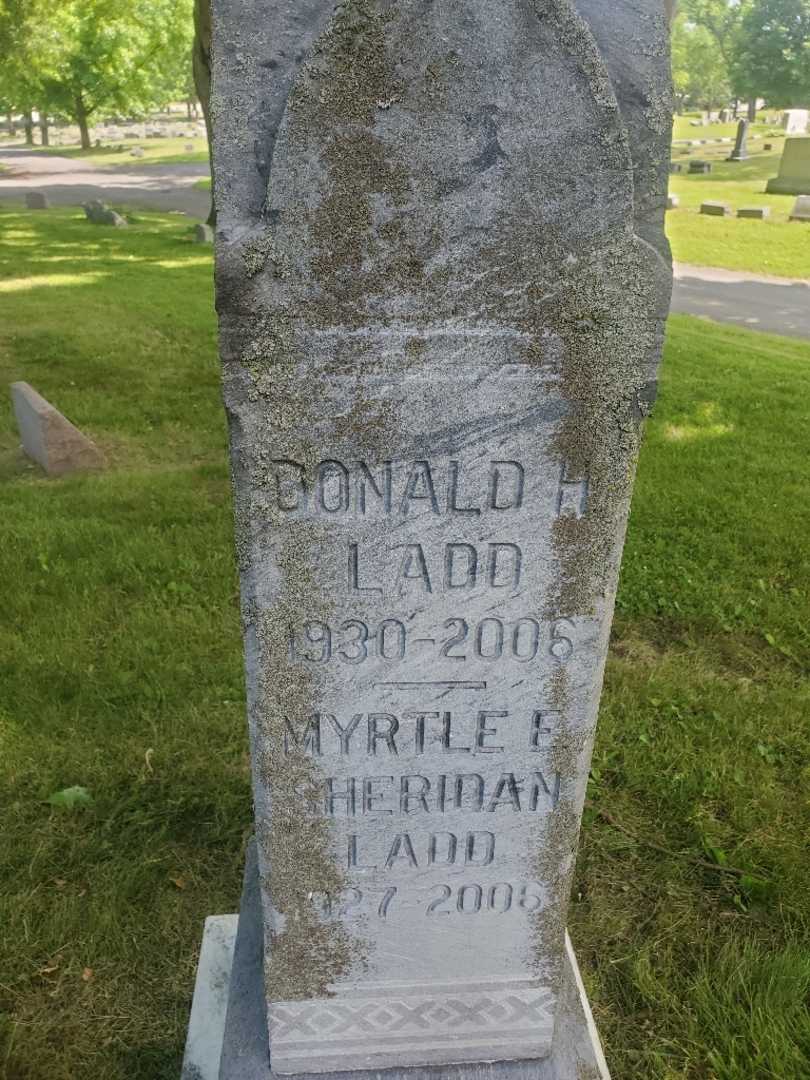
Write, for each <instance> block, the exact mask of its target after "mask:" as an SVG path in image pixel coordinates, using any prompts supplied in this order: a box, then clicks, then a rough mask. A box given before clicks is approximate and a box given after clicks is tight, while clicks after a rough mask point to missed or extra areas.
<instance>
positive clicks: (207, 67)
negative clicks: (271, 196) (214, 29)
mask: <svg viewBox="0 0 810 1080" xmlns="http://www.w3.org/2000/svg"><path fill="white" fill-rule="evenodd" d="M192 63H193V66H194V85H195V86H196V87H197V97H198V98H199V99H200V104H201V105H202V111H203V116H204V117H205V130H206V131H207V132H208V159H209V162H210V165H211V209H210V211H209V214H208V224H209V225H211V226H212V227H213V226H214V225H216V222H217V210H216V206H215V205H214V140H213V133H212V130H211V0H194V49H193V52H192Z"/></svg>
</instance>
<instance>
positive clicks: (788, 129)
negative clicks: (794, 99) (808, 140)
mask: <svg viewBox="0 0 810 1080" xmlns="http://www.w3.org/2000/svg"><path fill="white" fill-rule="evenodd" d="M808 119H810V111H808V110H807V109H785V112H784V113H783V115H782V127H783V128H784V131H785V134H786V135H804V134H805V132H806V131H807V122H808Z"/></svg>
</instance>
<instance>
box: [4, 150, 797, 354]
mask: <svg viewBox="0 0 810 1080" xmlns="http://www.w3.org/2000/svg"><path fill="white" fill-rule="evenodd" d="M132 160H134V159H132ZM0 165H4V166H5V167H6V169H7V170H8V172H3V173H0V200H9V201H13V202H23V201H24V199H25V193H26V192H27V191H30V190H32V189H36V190H39V191H45V192H47V194H48V198H49V199H50V200H51V202H52V203H54V204H55V205H60V206H78V205H79V204H80V203H83V202H86V201H87V200H88V199H102V200H106V201H107V202H109V203H113V204H115V203H123V204H125V205H127V206H132V207H133V208H138V209H144V210H162V211H169V210H174V211H178V212H181V213H185V214H188V215H189V216H190V217H193V218H197V219H204V218H206V217H207V216H208V208H209V193H208V192H207V191H200V190H198V189H196V188H195V187H194V184H195V183H196V181H197V180H199V179H200V178H201V177H205V176H207V175H208V167H207V165H205V164H200V165H135V164H129V163H127V165H126V167H125V168H124V167H118V168H116V167H112V168H111V167H108V166H104V167H102V166H98V165H90V164H89V163H88V162H86V161H85V162H83V161H81V160H75V159H73V158H65V157H57V156H51V155H49V154H42V153H38V152H36V151H35V152H33V153H32V152H31V151H30V150H27V149H26V148H25V147H24V146H8V145H7V146H5V147H0ZM801 227H802V226H797V228H801ZM672 310H673V311H677V312H682V313H684V314H687V315H702V316H704V317H706V318H709V319H714V320H716V321H717V322H726V323H733V324H734V325H736V326H743V327H747V328H748V329H750V330H766V331H769V332H770V333H774V334H788V335H791V336H794V337H802V338H810V281H795V280H792V279H790V278H775V277H763V276H761V275H758V274H747V273H740V272H738V271H733V270H716V269H713V268H711V267H704V266H685V265H676V267H675V293H674V296H673V299H672Z"/></svg>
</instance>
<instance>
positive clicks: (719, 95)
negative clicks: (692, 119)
mask: <svg viewBox="0 0 810 1080" xmlns="http://www.w3.org/2000/svg"><path fill="white" fill-rule="evenodd" d="M672 80H673V83H674V86H675V93H676V95H677V98H678V101H679V103H680V105H681V107H683V106H684V105H685V104H686V103H688V104H689V105H691V106H695V107H697V108H699V109H713V108H715V107H716V106H718V105H723V104H725V103H726V102H727V101H728V99H729V97H730V95H731V84H730V80H729V70H728V64H727V63H726V61H725V59H724V58H723V55H722V53H721V52H720V50H719V49H718V48H717V42H716V40H715V38H714V36H713V35H712V33H711V32H710V31H709V30H708V28H707V27H706V26H703V25H702V24H700V23H695V22H692V21H691V20H690V18H689V16H688V15H686V14H685V13H682V14H680V15H678V16H677V17H676V19H675V22H674V23H673V27H672Z"/></svg>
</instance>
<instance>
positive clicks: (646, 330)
mask: <svg viewBox="0 0 810 1080" xmlns="http://www.w3.org/2000/svg"><path fill="white" fill-rule="evenodd" d="M273 8H274V10H273V15H274V17H273V19H272V20H269V19H267V18H266V10H265V9H266V5H262V4H256V3H254V2H252V0H249V2H246V3H240V4H235V3H234V2H233V0H214V29H215V34H216V36H217V41H216V43H215V49H214V53H215V55H216V57H217V64H218V68H217V108H216V111H215V125H216V137H215V140H214V146H215V154H216V163H215V164H216V168H215V177H216V195H217V207H218V214H219V220H220V222H221V230H220V229H218V236H221V237H222V242H221V243H220V245H219V248H218V251H217V263H218V266H217V289H218V294H217V299H218V309H219V314H220V331H221V333H220V344H221V354H222V360H223V370H224V397H225V402H226V406H227V409H228V413H229V417H230V420H231V432H232V455H233V463H234V477H235V500H236V520H237V546H238V550H239V552H240V561H241V573H242V589H243V611H244V617H245V632H246V647H247V657H248V660H247V663H248V687H249V690H248V698H249V719H250V725H251V731H252V747H253V753H254V755H255V757H254V761H255V765H256V768H255V790H254V795H255V806H256V817H257V839H258V860H259V870H258V872H257V871H255V870H254V871H253V874H252V882H253V887H254V889H255V891H256V892H258V891H259V888H260V889H261V902H262V914H263V926H262V927H259V937H260V938H261V936H262V933H261V931H263V944H264V949H263V950H262V948H261V944H260V943H259V946H258V948H252V950H251V951H252V953H253V955H254V956H257V955H258V954H259V953H260V952H262V951H263V952H264V960H265V979H264V985H263V986H262V985H261V980H258V985H255V986H254V989H253V991H252V992H253V994H254V999H253V1003H254V1005H255V1008H254V1009H253V1011H252V1016H253V1018H254V1025H255V1026H254V1029H253V1033H254V1034H255V1035H256V1036H257V1037H258V1044H259V1047H260V1056H259V1057H258V1058H257V1059H255V1060H256V1070H255V1071H254V1072H247V1071H246V1068H245V1062H244V1057H243V1056H242V1057H240V1058H239V1059H238V1060H237V1059H236V1058H234V1059H223V1061H222V1066H221V1069H220V1078H221V1080H236V1078H237V1077H238V1078H239V1080H247V1077H248V1076H249V1077H251V1080H252V1078H253V1077H256V1078H257V1080H258V1078H259V1077H262V1078H264V1080H270V1078H271V1075H272V1076H277V1075H287V1074H312V1073H319V1074H323V1075H326V1076H332V1075H338V1074H340V1073H345V1072H347V1071H352V1072H353V1073H354V1075H355V1076H356V1077H362V1078H367V1077H371V1076H375V1077H377V1076H379V1075H380V1071H381V1070H390V1071H389V1072H388V1073H387V1074H386V1075H387V1076H389V1077H390V1080H405V1078H406V1077H407V1078H408V1080H423V1078H424V1077H425V1076H428V1075H429V1076H431V1077H434V1078H435V1077H444V1076H445V1075H446V1076H448V1077H454V1078H458V1077H461V1076H463V1077H465V1078H468V1080H481V1078H483V1077H488V1078H491V1080H501V1078H502V1080H517V1078H518V1077H529V1076H531V1077H532V1078H535V1080H550V1078H551V1077H552V1076H553V1077H555V1078H556V1080H569V1078H570V1080H575V1078H577V1080H579V1078H585V1077H588V1078H589V1080H591V1078H593V1080H599V1078H601V1077H604V1076H605V1075H606V1070H605V1069H604V1062H603V1059H602V1057H601V1052H600V1051H599V1050H598V1045H597V1043H598V1041H597V1040H596V1039H595V1037H594V1036H593V1034H592V1032H591V1031H590V1030H589V1028H588V1026H587V1024H583V1023H582V1020H581V1017H582V1016H583V1015H584V1009H583V1005H582V1002H583V1000H584V999H583V995H582V992H581V990H580V989H578V988H577V984H576V982H575V980H574V979H572V978H571V977H570V972H571V971H572V970H573V965H572V963H571V962H570V957H569V953H568V948H567V944H566V935H565V925H566V916H567V909H568V901H569V896H570V888H571V881H572V873H573V868H574V861H575V856H576V848H577V834H578V830H579V824H580V820H581V815H582V810H583V806H584V800H585V792H586V787H587V781H588V771H589V763H590V755H591V748H592V741H593V736H594V729H595V722H596V714H597V708H598V702H599V693H600V687H601V679H602V671H603V667H604V661H605V655H606V649H607V642H608V637H609V629H610V622H611V614H612V608H613V600H614V596H615V590H616V582H617V575H618V569H619V564H620V557H621V549H622V541H623V535H624V528H625V524H626V520H627V511H628V506H629V499H630V495H631V489H632V483H633V479H632V478H633V472H634V467H635V461H636V455H637V452H638V448H639V445H640V438H641V422H642V419H643V418H644V416H645V415H646V414H647V413H648V411H649V409H650V407H651V403H652V401H653V399H654V397H655V392H656V377H657V374H656V373H657V367H658V361H659V357H660V351H661V344H662V339H663V329H664V320H665V318H666V314H667V310H668V303H669V296H670V286H671V270H670V264H669V260H668V247H667V243H666V239H665V236H664V232H663V217H664V210H665V205H666V174H667V163H668V160H669V135H670V129H671V125H670V123H669V119H670V117H669V110H670V103H671V98H670V77H669V73H668V72H667V70H666V57H667V54H668V49H667V29H666V24H665V21H664V19H663V17H662V5H661V3H660V0H627V2H625V0H617V2H616V3H614V4H613V5H606V4H605V3H604V0H577V2H576V4H572V3H570V2H565V3H556V2H555V3H548V4H546V3H544V4H543V5H542V13H541V14H542V17H538V11H537V10H536V8H537V5H534V4H527V3H525V0H498V2H497V3H493V2H492V0H465V2H464V3H463V4H459V3H457V2H456V0H432V2H431V3H425V2H424V0H397V3H387V2H386V3H383V4H376V3H375V4H367V3H365V2H363V3H358V2H354V0H353V2H350V3H346V4H338V5H335V3H334V0H297V2H296V3H295V4H287V3H285V4H278V5H274V6H273ZM620 20H621V25H622V26H623V27H627V29H628V32H622V33H616V32H615V26H616V25H617V23H618V22H619V21H620ZM647 65H649V66H647ZM640 72H643V73H644V77H641V75H640V74H639V73H640ZM648 73H649V74H648ZM257 147H258V148H260V153H259V156H258V159H257V151H256V148H257ZM265 149H266V153H265ZM647 238H649V240H648V239H647ZM244 914H245V916H246V917H245V919H244V924H243V920H242V919H240V927H239V934H240V935H244V934H246V933H248V932H249V929H247V928H248V927H249V926H250V923H249V920H248V918H247V912H244ZM243 925H244V927H245V928H244V929H243ZM254 931H255V925H254ZM253 944H254V945H256V944H257V943H256V942H255V941H254V942H253ZM239 950H240V945H239V939H237V943H236V952H237V955H238V954H239ZM240 970H241V969H239V968H238V967H237V968H235V970H234V974H233V976H232V978H233V980H234V982H233V984H232V985H233V986H234V991H233V993H234V996H233V997H232V998H231V1001H232V1003H233V1002H234V1001H235V1000H237V999H238V992H239V988H240V986H243V985H244V984H243V983H242V982H241V980H240ZM576 1010H578V1012H577V1016H578V1020H577V1025H578V1026H577V1032H578V1034H577V1036H576V1038H574V1039H573V1040H572V1039H570V1038H569V1033H570V1024H569V1020H570V1018H571V1017H572V1016H573V1015H574V1012H575V1011H576ZM230 1022H231V1021H230V1011H229V1023H230ZM268 1028H269V1030H268ZM225 1045H226V1048H227V1047H228V1046H229V1045H232V1044H231V1043H229V1041H228V1029H226V1043H225ZM245 1045H246V1042H245V1040H244V1039H241V1040H237V1047H236V1049H237V1050H238V1051H239V1052H240V1053H241V1052H242V1051H243V1050H244V1047H245ZM521 1062H530V1063H531V1064H529V1065H526V1064H520V1063H521ZM453 1066H459V1067H460V1069H453V1068H452V1067H453ZM408 1069H413V1070H415V1071H414V1072H410V1073H408V1072H407V1070H408ZM271 1070H272V1072H271Z"/></svg>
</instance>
